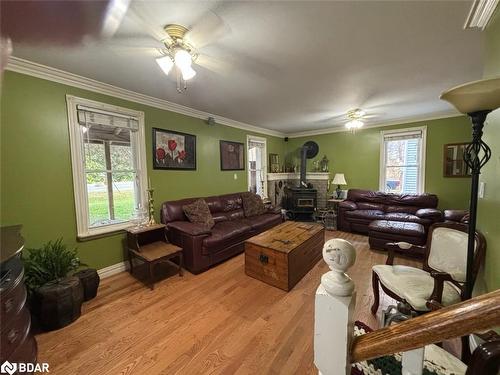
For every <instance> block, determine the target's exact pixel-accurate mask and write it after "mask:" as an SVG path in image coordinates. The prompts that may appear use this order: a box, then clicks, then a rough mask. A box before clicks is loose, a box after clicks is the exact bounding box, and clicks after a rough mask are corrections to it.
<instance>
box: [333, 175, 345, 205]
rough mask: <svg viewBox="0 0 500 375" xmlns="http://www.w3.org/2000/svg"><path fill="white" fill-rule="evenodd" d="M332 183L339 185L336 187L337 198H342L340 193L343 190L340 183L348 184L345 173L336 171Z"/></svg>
mask: <svg viewBox="0 0 500 375" xmlns="http://www.w3.org/2000/svg"><path fill="white" fill-rule="evenodd" d="M332 184H334V185H337V188H336V189H335V192H336V193H337V196H336V199H340V193H341V192H342V190H341V189H340V185H347V182H346V181H345V177H344V174H343V173H335V176H334V177H333V180H332Z"/></svg>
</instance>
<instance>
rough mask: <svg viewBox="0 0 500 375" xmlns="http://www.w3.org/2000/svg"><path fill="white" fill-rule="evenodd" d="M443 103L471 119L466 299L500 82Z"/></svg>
mask: <svg viewBox="0 0 500 375" xmlns="http://www.w3.org/2000/svg"><path fill="white" fill-rule="evenodd" d="M440 98H441V99H442V100H446V101H447V102H449V103H451V104H452V105H453V106H454V107H455V108H456V109H458V111H459V112H461V113H464V114H466V115H468V116H469V117H470V120H471V123H472V142H471V143H470V144H469V145H468V146H467V148H466V150H465V152H464V161H465V163H466V164H467V166H468V167H469V168H470V170H471V177H472V181H471V193H470V194H471V197H470V207H469V216H470V217H469V228H468V243H467V273H466V279H467V288H466V291H465V296H464V297H465V299H469V298H470V297H471V296H472V267H473V261H474V247H475V234H476V219H477V196H478V185H479V174H480V173H481V168H482V167H484V165H485V164H486V163H487V162H488V160H490V158H491V149H490V148H489V146H488V145H487V144H486V143H485V142H484V141H483V140H482V136H483V126H484V122H485V120H486V116H488V113H490V112H491V111H494V110H495V109H497V108H499V107H500V78H493V79H484V80H481V81H474V82H470V83H466V84H463V85H460V86H457V87H454V88H452V89H449V90H447V91H445V92H443V93H442V94H441V97H440Z"/></svg>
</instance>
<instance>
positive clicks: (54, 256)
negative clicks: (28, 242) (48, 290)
mask: <svg viewBox="0 0 500 375" xmlns="http://www.w3.org/2000/svg"><path fill="white" fill-rule="evenodd" d="M23 262H24V268H25V282H26V286H27V288H28V290H29V291H30V292H31V293H32V292H34V291H35V290H36V289H38V288H39V287H41V286H42V285H44V284H45V283H48V282H49V281H54V280H59V279H61V278H63V277H66V276H68V274H70V273H71V272H72V271H75V270H77V269H78V268H79V267H80V266H84V264H82V263H81V262H80V259H79V258H78V256H77V251H76V248H74V249H68V247H67V246H66V245H65V244H64V243H63V242H62V238H59V239H58V240H56V241H55V242H52V241H49V242H47V243H46V244H44V245H43V246H42V247H41V248H39V249H28V251H27V252H25V253H24V254H23Z"/></svg>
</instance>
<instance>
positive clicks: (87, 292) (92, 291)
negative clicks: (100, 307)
mask: <svg viewBox="0 0 500 375" xmlns="http://www.w3.org/2000/svg"><path fill="white" fill-rule="evenodd" d="M74 276H76V277H78V278H79V279H80V282H81V283H82V286H83V300H84V301H89V300H91V299H92V298H94V297H95V296H96V295H97V288H99V281H100V280H101V279H100V278H99V274H98V273H97V270H95V269H93V268H87V269H85V270H81V271H78V272H77V273H75V274H74Z"/></svg>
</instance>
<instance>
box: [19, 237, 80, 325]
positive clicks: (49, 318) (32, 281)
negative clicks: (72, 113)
mask: <svg viewBox="0 0 500 375" xmlns="http://www.w3.org/2000/svg"><path fill="white" fill-rule="evenodd" d="M23 262H24V266H25V272H26V273H25V282H26V286H27V288H28V292H29V295H30V302H31V307H32V312H33V314H34V315H35V316H36V317H37V318H38V320H39V322H40V324H41V325H42V327H44V328H45V329H49V330H50V329H57V328H62V327H64V326H66V325H68V324H70V323H71V322H73V321H75V320H76V319H77V318H78V317H79V316H80V314H81V305H82V302H83V298H84V295H83V287H82V284H81V282H80V279H79V278H78V277H75V276H72V275H71V274H72V273H73V272H74V271H76V270H77V269H78V268H80V266H81V265H82V264H81V263H80V259H79V258H78V256H77V252H76V249H69V248H68V247H67V246H66V245H65V244H64V243H63V242H62V238H60V239H58V240H56V241H55V242H52V241H49V242H48V243H46V244H44V245H43V246H42V247H41V248H38V249H28V251H27V252H25V253H24V254H23Z"/></svg>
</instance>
